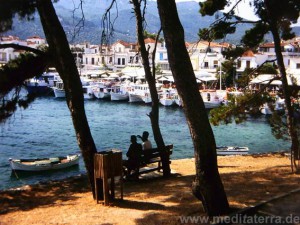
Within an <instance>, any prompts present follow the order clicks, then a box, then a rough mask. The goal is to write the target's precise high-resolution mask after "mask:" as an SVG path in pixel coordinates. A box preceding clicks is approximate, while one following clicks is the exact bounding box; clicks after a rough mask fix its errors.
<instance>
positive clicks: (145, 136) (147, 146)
mask: <svg viewBox="0 0 300 225" xmlns="http://www.w3.org/2000/svg"><path fill="white" fill-rule="evenodd" d="M137 137H138V138H140V139H142V141H143V143H142V146H143V150H145V149H150V148H152V144H151V141H149V140H148V137H149V132H148V131H144V132H143V135H142V136H140V135H138V136H137Z"/></svg>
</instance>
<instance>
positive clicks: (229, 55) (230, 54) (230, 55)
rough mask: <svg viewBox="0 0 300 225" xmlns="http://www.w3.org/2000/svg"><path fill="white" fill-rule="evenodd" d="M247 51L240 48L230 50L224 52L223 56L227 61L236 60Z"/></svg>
mask: <svg viewBox="0 0 300 225" xmlns="http://www.w3.org/2000/svg"><path fill="white" fill-rule="evenodd" d="M245 51H246V48H244V47H241V46H238V47H236V48H228V49H227V50H226V51H223V52H222V54H223V55H224V57H225V58H226V59H236V58H238V57H240V56H242V55H243V53H244V52H245Z"/></svg>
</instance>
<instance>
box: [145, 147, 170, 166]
mask: <svg viewBox="0 0 300 225" xmlns="http://www.w3.org/2000/svg"><path fill="white" fill-rule="evenodd" d="M172 149H173V145H166V146H165V150H166V151H168V152H169V154H170V155H171V154H172ZM161 152H162V149H159V148H150V149H145V150H143V153H142V159H143V161H145V162H147V161H149V160H150V159H153V158H157V157H160V154H161Z"/></svg>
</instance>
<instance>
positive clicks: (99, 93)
mask: <svg viewBox="0 0 300 225" xmlns="http://www.w3.org/2000/svg"><path fill="white" fill-rule="evenodd" d="M110 91H111V88H110V87H109V86H108V85H106V84H105V83H104V82H98V83H96V84H95V86H94V87H93V93H94V95H95V97H96V98H99V99H105V98H110Z"/></svg>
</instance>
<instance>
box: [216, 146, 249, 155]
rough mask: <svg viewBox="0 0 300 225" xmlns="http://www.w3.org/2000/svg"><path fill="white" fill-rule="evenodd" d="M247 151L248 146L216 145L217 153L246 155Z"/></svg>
mask: <svg viewBox="0 0 300 225" xmlns="http://www.w3.org/2000/svg"><path fill="white" fill-rule="evenodd" d="M248 152H249V149H248V147H232V146H220V147H217V155H220V156H222V155H247V154H248Z"/></svg>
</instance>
